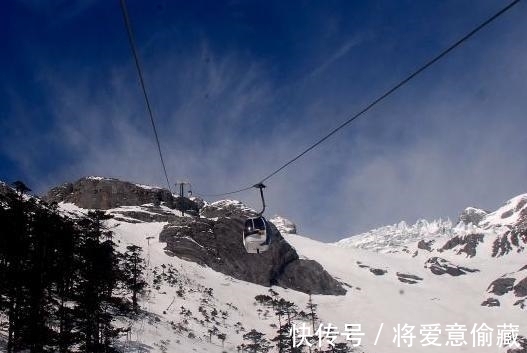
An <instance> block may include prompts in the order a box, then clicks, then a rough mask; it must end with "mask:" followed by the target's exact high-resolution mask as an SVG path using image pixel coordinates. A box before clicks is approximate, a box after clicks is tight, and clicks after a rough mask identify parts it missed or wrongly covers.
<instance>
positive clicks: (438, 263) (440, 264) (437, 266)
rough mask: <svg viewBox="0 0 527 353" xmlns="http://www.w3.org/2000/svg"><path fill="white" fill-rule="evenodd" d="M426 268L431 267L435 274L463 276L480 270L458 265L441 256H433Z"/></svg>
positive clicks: (427, 262)
mask: <svg viewBox="0 0 527 353" xmlns="http://www.w3.org/2000/svg"><path fill="white" fill-rule="evenodd" d="M425 268H428V269H430V271H431V272H432V273H433V274H434V275H444V274H448V275H450V276H454V277H456V276H461V275H465V274H467V273H470V272H478V271H479V270H477V269H471V268H467V267H463V266H458V265H455V264H453V263H451V262H450V261H448V260H445V259H443V258H441V257H437V256H434V257H431V258H429V259H428V260H427V261H426V263H425Z"/></svg>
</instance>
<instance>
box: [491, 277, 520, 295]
mask: <svg viewBox="0 0 527 353" xmlns="http://www.w3.org/2000/svg"><path fill="white" fill-rule="evenodd" d="M514 281H515V279H514V278H507V277H504V278H498V279H497V280H495V281H494V282H492V283H491V284H490V286H489V287H488V288H487V291H488V292H489V293H493V294H496V295H504V294H505V293H508V292H509V291H511V290H512V288H513V287H514Z"/></svg>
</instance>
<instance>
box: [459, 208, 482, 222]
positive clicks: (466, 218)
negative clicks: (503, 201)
mask: <svg viewBox="0 0 527 353" xmlns="http://www.w3.org/2000/svg"><path fill="white" fill-rule="evenodd" d="M487 214H488V212H486V211H484V210H481V209H479V208H475V207H467V208H465V209H464V210H463V212H461V214H460V215H459V222H463V223H465V224H473V225H475V226H477V225H478V224H479V222H481V220H483V218H485V216H486V215H487Z"/></svg>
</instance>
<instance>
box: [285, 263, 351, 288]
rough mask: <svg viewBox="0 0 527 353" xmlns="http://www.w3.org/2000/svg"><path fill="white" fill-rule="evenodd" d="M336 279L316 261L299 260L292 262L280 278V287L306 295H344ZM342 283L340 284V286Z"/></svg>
mask: <svg viewBox="0 0 527 353" xmlns="http://www.w3.org/2000/svg"><path fill="white" fill-rule="evenodd" d="M335 282H336V281H335V279H333V277H331V276H330V275H329V274H328V273H327V272H326V270H324V268H323V267H322V266H321V265H320V264H319V263H318V262H316V261H313V260H304V259H299V260H295V261H293V262H290V263H289V264H288V265H287V266H286V267H285V269H284V271H283V273H282V274H281V275H280V276H279V277H278V285H280V286H282V287H286V288H291V289H294V290H297V291H300V292H304V293H312V294H334V295H344V294H346V290H345V289H344V288H342V286H340V287H337V286H336V283H335ZM340 284H341V283H340V282H339V285H340Z"/></svg>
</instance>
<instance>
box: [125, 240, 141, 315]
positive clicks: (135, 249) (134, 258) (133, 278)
mask: <svg viewBox="0 0 527 353" xmlns="http://www.w3.org/2000/svg"><path fill="white" fill-rule="evenodd" d="M141 252H142V250H141V248H140V247H139V246H137V245H128V246H127V247H126V252H125V253H124V254H123V261H122V264H121V267H122V275H123V278H122V279H123V282H124V285H125V286H126V288H127V289H128V290H129V291H130V292H131V293H132V307H133V310H134V312H135V313H136V314H137V313H138V309H139V305H138V303H137V296H138V295H139V294H141V293H142V292H143V291H144V289H145V287H146V285H147V283H146V281H145V280H144V272H145V269H146V265H145V261H144V259H143V258H142V257H141Z"/></svg>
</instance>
